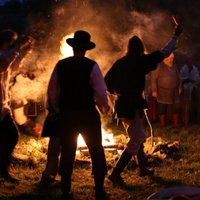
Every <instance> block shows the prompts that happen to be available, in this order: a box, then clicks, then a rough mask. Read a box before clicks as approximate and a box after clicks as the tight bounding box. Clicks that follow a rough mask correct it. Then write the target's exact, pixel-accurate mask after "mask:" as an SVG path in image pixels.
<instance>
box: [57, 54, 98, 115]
mask: <svg viewBox="0 0 200 200" xmlns="http://www.w3.org/2000/svg"><path fill="white" fill-rule="evenodd" d="M94 64H95V62H94V61H92V60H90V59H88V58H86V57H70V58H66V59H64V60H61V61H59V63H58V64H57V68H58V77H59V82H60V100H59V106H60V110H61V112H62V111H63V110H80V109H95V102H94V97H93V96H94V90H93V88H92V86H91V84H90V74H91V71H92V68H93V66H94ZM72 85H73V87H72Z"/></svg>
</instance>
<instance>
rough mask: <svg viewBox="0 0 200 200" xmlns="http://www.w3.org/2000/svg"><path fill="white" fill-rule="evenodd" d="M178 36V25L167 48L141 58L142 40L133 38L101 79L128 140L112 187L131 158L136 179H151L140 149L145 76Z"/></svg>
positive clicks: (113, 173)
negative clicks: (115, 96) (137, 174)
mask: <svg viewBox="0 0 200 200" xmlns="http://www.w3.org/2000/svg"><path fill="white" fill-rule="evenodd" d="M181 32H182V27H181V25H179V24H178V25H176V28H175V31H174V35H173V37H172V38H171V40H170V41H169V42H168V44H167V45H166V46H165V47H164V48H163V49H162V50H158V51H155V52H153V53H149V54H144V45H143V43H142V40H141V39H140V38H139V37H138V36H133V37H132V38H130V40H129V43H128V49H127V54H126V55H125V56H124V57H122V58H120V59H119V60H117V61H116V62H115V63H114V64H113V66H112V67H111V68H110V70H109V71H108V72H107V74H106V76H105V81H106V84H107V87H108V91H109V92H110V93H111V94H114V95H117V97H118V98H117V100H116V102H115V113H116V118H118V119H119V120H121V121H122V124H123V126H124V128H125V130H126V132H127V134H128V136H129V141H128V143H127V146H126V148H125V149H124V151H123V152H122V154H121V156H120V158H119V160H118V161H117V163H116V165H115V167H114V169H113V171H112V173H111V174H110V175H109V177H108V178H109V180H110V181H112V182H114V183H116V184H123V183H124V181H123V179H122V177H121V175H120V174H121V172H122V171H123V170H124V168H125V166H126V165H127V164H128V162H129V161H130V160H131V158H132V156H133V155H134V156H136V158H137V161H138V166H139V175H140V176H146V175H153V171H151V170H149V169H147V168H146V162H145V161H146V159H145V154H144V145H143V143H144V142H145V141H146V136H145V133H144V128H143V126H142V116H143V110H144V109H145V108H146V107H147V103H146V100H145V99H144V98H143V91H144V87H145V76H146V74H148V73H149V72H150V71H152V70H155V69H156V67H157V65H158V63H160V62H161V61H162V60H163V59H164V58H165V57H167V56H169V55H170V53H171V52H172V51H173V49H174V45H175V44H176V41H177V37H178V36H179V35H180V34H181Z"/></svg>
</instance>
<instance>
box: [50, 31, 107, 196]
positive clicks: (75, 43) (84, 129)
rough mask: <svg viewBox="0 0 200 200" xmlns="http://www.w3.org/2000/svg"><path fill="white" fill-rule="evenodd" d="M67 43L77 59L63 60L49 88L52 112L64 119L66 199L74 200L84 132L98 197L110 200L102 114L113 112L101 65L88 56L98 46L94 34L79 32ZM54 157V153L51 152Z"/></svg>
mask: <svg viewBox="0 0 200 200" xmlns="http://www.w3.org/2000/svg"><path fill="white" fill-rule="evenodd" d="M66 42H67V43H68V44H69V45H70V46H71V47H72V48H73V52H74V56H73V57H69V58H66V59H63V60H60V61H59V62H58V63H57V65H56V67H55V68H54V71H53V73H52V76H51V79H50V83H49V87H48V104H49V105H48V109H49V111H51V112H52V111H53V112H58V114H59V119H60V126H59V129H60V137H59V138H60V143H61V158H60V168H59V173H60V175H61V190H62V199H68V198H70V191H71V175H72V171H73V163H74V159H75V155H76V147H77V139H78V134H79V133H81V135H82V136H83V138H84V140H85V143H86V145H87V146H88V149H89V152H90V156H91V159H92V174H93V175H94V180H95V187H94V189H95V196H96V198H97V199H98V198H104V199H105V198H106V193H105V191H104V189H103V184H104V178H105V175H106V173H107V168H106V159H105V154H104V149H103V146H102V143H101V142H102V141H101V140H102V136H101V121H100V114H99V112H98V111H97V109H96V105H97V107H98V108H99V111H101V112H102V113H104V114H106V113H107V112H108V111H109V109H110V108H109V105H108V99H107V92H106V89H107V88H106V85H105V82H104V79H103V76H102V73H101V71H100V69H99V66H98V64H97V63H96V62H95V61H93V60H91V59H88V58H86V57H85V53H86V51H87V50H90V49H93V48H94V47H95V44H94V43H93V42H91V41H90V34H89V33H87V32H85V31H77V32H75V34H74V38H68V39H67V40H66ZM49 155H50V153H49Z"/></svg>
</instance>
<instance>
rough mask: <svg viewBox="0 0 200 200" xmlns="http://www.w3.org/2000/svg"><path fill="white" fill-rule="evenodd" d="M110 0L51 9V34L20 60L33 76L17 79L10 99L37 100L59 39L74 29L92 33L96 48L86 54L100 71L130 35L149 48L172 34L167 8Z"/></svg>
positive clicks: (123, 50) (119, 53)
mask: <svg viewBox="0 0 200 200" xmlns="http://www.w3.org/2000/svg"><path fill="white" fill-rule="evenodd" d="M113 2H114V1H109V0H108V1H89V0H88V1H86V0H79V1H73V0H71V1H67V2H66V3H62V4H59V5H58V6H57V7H56V8H55V9H54V10H52V17H51V22H49V24H50V25H51V34H48V35H49V36H48V38H46V41H45V45H43V46H41V45H40V46H39V47H36V48H35V49H34V51H33V53H32V54H31V55H29V56H28V57H27V58H26V59H25V61H24V62H23V64H22V68H26V69H28V71H29V72H31V73H34V75H35V78H34V79H33V80H30V79H29V80H28V78H27V77H26V78H23V77H21V78H18V79H16V84H15V85H14V86H13V89H12V96H13V99H23V98H26V99H34V100H37V99H38V98H39V97H40V96H41V95H44V94H45V93H46V88H47V85H48V81H49V78H50V75H51V72H52V70H53V68H54V66H55V64H56V62H57V61H58V60H59V58H60V55H61V52H60V45H61V44H60V41H62V39H63V38H64V37H65V36H66V35H70V34H73V33H74V32H75V31H76V30H86V31H88V32H89V33H90V34H91V40H92V41H93V42H95V43H96V48H95V49H93V50H91V51H88V52H87V57H89V58H91V59H94V60H95V61H96V62H97V63H98V64H99V66H100V68H101V70H102V73H103V75H105V74H106V72H107V71H108V69H109V68H110V67H111V66H112V64H113V63H114V62H115V61H116V60H117V59H118V58H120V57H121V56H123V55H124V54H125V53H126V48H127V44H128V40H129V38H130V37H132V36H133V35H138V36H139V37H140V38H141V39H142V40H143V41H144V45H145V46H146V48H147V51H149V52H151V51H154V50H157V49H160V48H162V47H163V46H164V45H165V44H166V43H167V42H168V40H169V39H170V38H171V36H172V34H173V28H174V23H173V20H172V18H171V16H172V15H171V14H170V13H169V12H168V11H163V10H162V11H161V10H160V11H159V10H157V11H156V10H155V11H154V12H151V13H143V12H139V11H136V10H134V7H133V8H131V9H132V10H130V8H129V7H127V4H126V3H125V2H126V1H122V0H120V1H115V3H113ZM30 20H31V19H30ZM29 23H30V24H31V21H30V22H29ZM33 26H34V27H32V28H33V29H38V28H39V27H45V26H47V24H43V22H39V23H38V22H37V24H34V25H33ZM44 34H45V33H44ZM43 44H44V42H43ZM180 50H181V48H180Z"/></svg>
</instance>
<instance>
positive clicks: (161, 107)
mask: <svg viewBox="0 0 200 200" xmlns="http://www.w3.org/2000/svg"><path fill="white" fill-rule="evenodd" d="M166 111H167V105H166V104H162V103H158V117H159V123H160V127H165V125H166Z"/></svg>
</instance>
